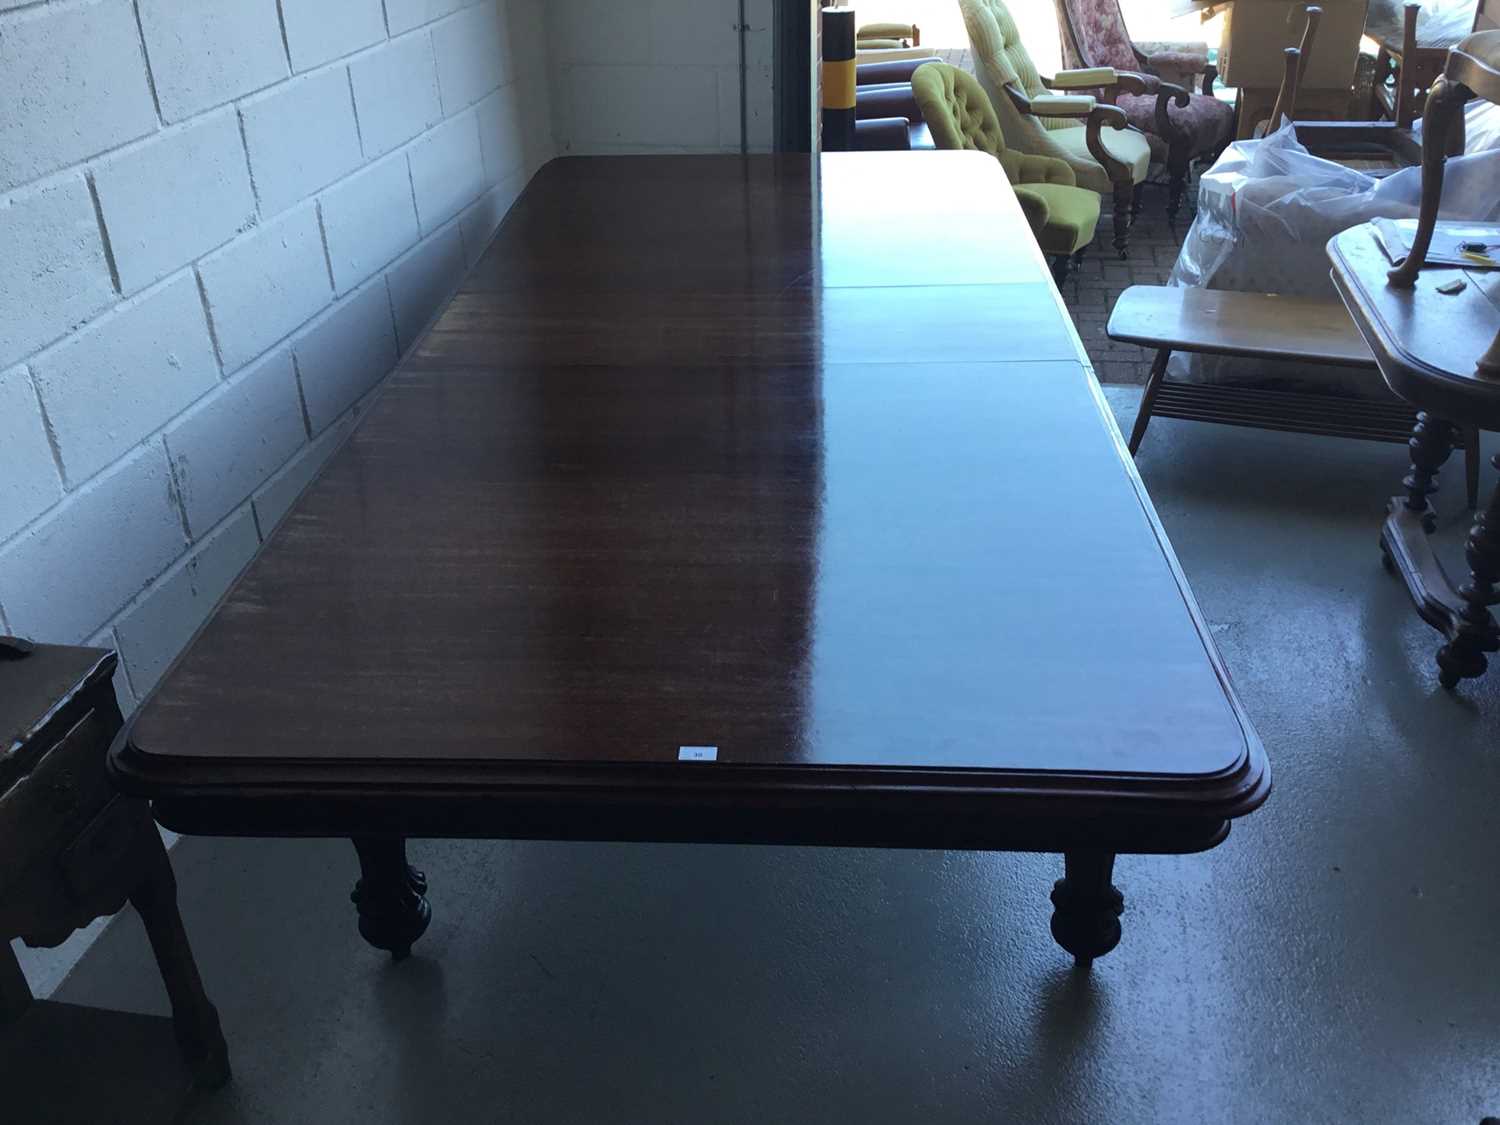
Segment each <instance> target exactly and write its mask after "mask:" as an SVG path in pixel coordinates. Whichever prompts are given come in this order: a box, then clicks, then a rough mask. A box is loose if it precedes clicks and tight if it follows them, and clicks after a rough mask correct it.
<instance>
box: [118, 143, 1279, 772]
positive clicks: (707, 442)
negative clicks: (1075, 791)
mask: <svg viewBox="0 0 1500 1125" xmlns="http://www.w3.org/2000/svg"><path fill="white" fill-rule="evenodd" d="M815 199H816V200H819V201H820V204H821V205H820V207H815V206H814V200H815ZM877 219H878V222H877ZM132 742H133V746H134V749H135V751H136V752H138V753H139V754H140V755H141V756H142V757H143V759H155V760H157V761H158V762H160V763H166V762H179V763H185V764H186V766H189V767H192V768H194V769H196V770H198V773H197V774H196V775H195V776H197V777H198V778H199V779H200V780H201V779H203V778H206V777H209V776H211V774H212V771H213V770H214V769H215V768H217V767H218V766H223V767H224V768H225V769H229V768H230V767H233V768H235V769H239V770H241V771H243V770H246V769H255V768H263V769H265V770H273V769H274V768H275V766H276V764H277V763H278V762H281V763H287V762H293V761H300V762H304V763H306V762H309V761H313V762H317V761H324V762H327V761H341V762H349V761H383V762H388V763H396V762H400V763H406V764H417V765H423V764H427V765H431V766H433V767H437V766H440V765H441V764H442V763H452V762H466V763H469V764H470V765H471V766H472V765H473V764H474V763H505V762H520V761H524V762H530V763H533V764H535V763H539V762H540V763H559V764H567V765H569V766H572V767H578V766H588V765H598V766H600V767H619V766H621V765H622V764H630V765H636V766H639V765H645V766H650V767H652V768H658V767H660V766H661V765H663V764H666V763H673V762H675V761H676V759H677V756H678V752H679V747H682V746H689V745H692V746H714V747H717V760H718V762H719V763H720V764H721V765H731V766H734V765H739V766H753V767H760V768H762V769H763V770H770V771H773V772H774V771H775V770H778V769H801V768H803V767H806V766H808V765H816V766H825V767H836V768H840V769H861V768H865V767H875V768H880V767H896V766H901V767H910V768H916V769H924V770H933V771H943V770H971V771H972V770H980V771H1017V772H1018V773H1022V772H1027V773H1045V774H1048V775H1053V774H1055V775H1058V776H1064V775H1068V774H1077V775H1082V774H1091V775H1098V774H1118V775H1128V776H1132V777H1141V778H1146V777H1149V778H1150V779H1151V784H1153V785H1155V786H1157V787H1158V789H1160V788H1162V787H1167V788H1170V786H1171V785H1172V784H1173V783H1174V782H1180V783H1182V784H1183V785H1184V786H1190V785H1191V783H1192V782H1193V781H1194V780H1195V779H1198V780H1201V779H1204V778H1206V777H1210V776H1212V777H1219V778H1222V777H1224V776H1227V775H1231V774H1236V771H1238V775H1240V776H1245V775H1250V776H1249V778H1248V780H1246V781H1245V787H1246V789H1245V791H1246V792H1248V791H1249V790H1250V789H1253V788H1254V787H1255V786H1256V785H1257V784H1261V781H1262V780H1263V779H1260V778H1259V775H1260V774H1261V773H1263V761H1262V760H1261V759H1260V758H1259V749H1258V747H1257V746H1256V745H1255V743H1254V737H1253V735H1252V734H1250V733H1249V730H1248V727H1247V726H1246V725H1245V724H1244V722H1243V721H1242V718H1241V716H1240V715H1239V713H1238V711H1237V708H1236V706H1235V704H1234V702H1233V699H1232V695H1231V694H1230V692H1229V690H1228V687H1227V683H1226V682H1225V681H1224V679H1223V674H1222V669H1221V668H1220V667H1219V664H1218V658H1217V655H1216V654H1215V653H1214V651H1213V648H1212V644H1211V642H1209V641H1208V640H1207V639H1206V637H1205V636H1204V629H1203V627H1202V625H1201V622H1199V621H1198V620H1197V619H1196V616H1195V610H1194V609H1193V608H1192V604H1191V598H1190V596H1189V595H1188V593H1187V590H1186V586H1185V584H1184V582H1183V580H1182V578H1181V576H1180V573H1179V572H1178V571H1177V569H1176V565H1175V561H1174V560H1172V558H1171V555H1170V548H1169V547H1167V545H1166V542H1165V539H1164V537H1163V536H1162V534H1161V532H1160V528H1159V526H1158V525H1157V524H1156V522H1155V519H1154V516H1153V515H1152V514H1151V512H1150V509H1149V505H1148V503H1147V502H1146V501H1145V499H1144V493H1143V491H1142V490H1141V489H1140V485H1139V481H1138V479H1137V478H1136V477H1135V476H1134V473H1133V470H1132V469H1131V468H1130V467H1129V466H1128V463H1127V462H1126V460H1125V458H1124V455H1123V452H1122V449H1121V447H1120V445H1119V442H1118V437H1117V435H1116V433H1115V431H1114V427H1113V423H1112V422H1111V421H1109V420H1108V418H1107V416H1106V413H1105V411H1104V409H1103V407H1102V402H1101V400H1100V398H1099V397H1098V394H1097V388H1096V387H1095V386H1094V383H1093V378H1092V375H1091V374H1090V373H1089V371H1088V369H1087V367H1086V361H1085V357H1084V356H1083V354H1082V351H1081V348H1080V346H1079V344H1078V341H1077V337H1076V335H1075V334H1074V333H1073V331H1072V328H1071V325H1070V324H1069V322H1068V321H1067V318H1066V314H1065V312H1064V311H1063V309H1062V306H1061V303H1060V301H1059V299H1058V297H1057V295H1056V291H1055V290H1054V289H1053V287H1052V286H1051V283H1050V281H1049V280H1048V278H1047V274H1046V271H1045V266H1044V263H1043V261H1042V259H1041V256H1040V254H1039V252H1038V251H1037V250H1036V247H1035V244H1034V242H1032V240H1031V238H1030V235H1029V232H1028V231H1027V228H1026V226H1025V220H1024V218H1023V217H1022V214H1021V211H1020V209H1019V207H1018V206H1017V205H1016V203H1015V200H1014V198H1013V197H1012V195H1011V194H1010V191H1009V188H1008V186H1007V185H1006V183H1005V180H1004V177H1003V175H1002V173H1001V170H1000V168H999V166H998V164H997V163H996V162H995V161H993V160H990V159H988V158H985V157H982V156H977V155H974V154H963V153H935V154H934V153H925V154H879V155H877V154H851V155H848V156H844V157H839V158H832V157H829V158H824V175H823V178H822V184H821V189H820V193H819V191H818V190H817V189H815V188H814V180H813V176H812V169H811V167H810V165H809V163H808V161H807V160H806V158H796V157H759V158H749V159H741V158H717V157H713V158H686V157H673V158H664V159H657V158H615V159H573V160H562V161H557V162H555V163H553V164H552V165H550V166H548V167H547V168H546V169H544V170H543V172H541V173H540V174H539V175H538V177H537V178H536V179H535V181H534V182H533V183H532V185H531V186H530V187H529V188H528V190H527V192H526V193H525V195H524V196H523V198H522V199H521V200H520V202H519V203H518V204H517V205H516V207H515V209H514V210H513V211H512V213H511V215H510V217H509V218H508V219H507V220H506V222H505V224H504V226H503V227H502V228H501V230H500V232H499V235H498V236H497V238H496V240H495V242H494V244H493V245H492V246H491V248H490V249H489V251H488V253H487V254H486V255H485V256H484V258H483V260H482V261H481V262H480V263H479V264H478V265H477V267H476V268H475V270H474V271H473V274H472V276H471V277H470V278H469V279H468V280H467V281H466V282H465V284H464V285H463V287H462V289H461V291H460V293H459V295H458V297H457V298H456V299H455V301H454V302H453V304H452V306H451V307H450V308H449V310H448V311H447V312H446V313H445V314H444V316H443V317H442V318H441V320H440V321H439V323H438V324H437V325H436V327H435V328H434V329H433V330H432V332H431V333H430V334H429V335H428V336H427V337H426V338H425V339H424V340H423V341H422V342H421V343H420V344H419V345H418V346H417V348H416V349H415V351H414V353H413V354H412V355H411V356H409V357H408V358H407V360H406V361H405V362H404V363H403V364H402V366H401V368H400V370H399V371H398V373H397V374H396V375H395V376H394V377H393V379H392V380H391V382H390V383H389V385H388V387H387V388H386V389H385V390H384V392H383V393H382V394H381V395H380V397H379V399H378V400H377V401H376V402H375V404H374V405H373V407H372V408H371V409H370V410H369V412H368V414H367V416H365V417H364V418H363V419H362V420H361V422H360V424H359V426H358V428H357V429H356V430H355V432H354V434H353V436H352V437H351V439H350V440H349V441H348V442H347V444H346V445H345V446H344V447H343V448H342V449H341V450H340V451H339V453H338V454H337V455H336V456H335V457H334V459H333V460H332V462H331V463H330V465H329V466H328V468H327V469H326V471H325V472H324V473H323V475H322V476H321V477H320V478H319V480H318V481H317V482H316V483H315V484H314V485H313V486H312V487H311V488H310V490H309V491H308V492H307V493H306V494H305V495H304V496H303V498H302V499H301V501H300V502H299V503H298V504H297V505H296V506H295V507H294V509H293V510H292V512H291V514H290V516H289V517H288V519H287V520H286V522H285V523H284V524H283V525H282V526H281V528H280V529H279V530H278V531H277V532H276V534H275V535H274V536H273V537H272V539H271V541H270V542H269V543H268V545H267V547H266V549H265V550H264V552H263V553H262V554H261V556H260V557H259V558H258V559H257V560H256V561H255V562H254V563H253V564H252V565H251V567H250V568H249V570H248V571H247V573H246V574H245V575H244V576H243V577H242V578H241V580H240V582H239V583H238V584H237V586H236V587H235V588H234V590H233V591H232V592H231V594H230V595H229V597H228V598H227V599H226V601H225V602H224V604H223V605H222V606H221V607H220V609H219V611H218V612H217V614H216V616H215V617H214V618H213V620H212V621H211V622H210V623H209V625H208V626H207V627H206V628H205V629H204V631H203V632H202V633H201V635H200V636H199V637H198V639H197V640H196V642H195V643H194V645H193V646H192V648H191V649H190V651H189V652H188V653H187V654H186V656H185V657H184V658H183V659H182V660H181V661H180V662H179V663H178V664H177V665H176V666H175V668H174V669H173V670H172V671H171V672H170V673H169V674H168V676H167V677H166V679H165V680H164V682H163V685H162V686H161V688H160V689H159V691H158V692H157V693H156V695H155V696H154V698H153V699H152V700H150V701H149V702H148V703H147V704H146V705H145V707H144V708H143V711H142V714H141V715H140V717H139V721H138V722H137V724H136V726H135V729H134V734H133V737H132ZM225 776H228V775H227V774H226V775H225ZM235 776H238V777H244V776H245V774H244V773H243V772H241V773H239V774H236V775H235Z"/></svg>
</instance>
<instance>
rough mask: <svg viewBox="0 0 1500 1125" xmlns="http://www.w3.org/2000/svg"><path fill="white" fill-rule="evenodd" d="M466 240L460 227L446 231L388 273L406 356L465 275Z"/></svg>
mask: <svg viewBox="0 0 1500 1125" xmlns="http://www.w3.org/2000/svg"><path fill="white" fill-rule="evenodd" d="M464 268H465V265H464V240H463V236H462V234H461V233H460V231H459V226H458V224H457V223H454V224H453V225H452V226H448V227H444V228H443V229H442V230H440V231H438V232H437V233H436V234H434V235H433V236H432V237H431V238H429V239H428V240H427V241H426V242H424V243H422V244H421V245H420V246H418V247H417V248H416V249H415V250H412V251H411V252H410V253H408V254H407V255H406V257H404V258H402V259H401V260H400V261H398V262H397V263H396V264H395V265H394V266H392V267H391V268H390V269H389V270H388V271H386V275H385V279H386V283H387V284H388V285H389V286H390V290H391V308H392V309H393V310H395V313H396V340H397V342H398V343H399V344H400V346H401V352H402V354H403V355H404V354H405V353H406V352H408V351H409V350H411V346H412V345H413V344H414V343H416V341H417V338H418V337H419V336H421V334H422V330H423V329H424V328H426V327H427V323H428V321H430V320H431V319H432V317H433V315H434V314H435V313H436V312H437V311H438V309H439V308H441V307H442V305H443V303H444V302H445V301H447V300H448V298H449V297H450V296H451V295H452V294H453V290H454V289H455V288H456V287H457V286H458V283H459V281H460V280H461V279H462V278H463V275H464Z"/></svg>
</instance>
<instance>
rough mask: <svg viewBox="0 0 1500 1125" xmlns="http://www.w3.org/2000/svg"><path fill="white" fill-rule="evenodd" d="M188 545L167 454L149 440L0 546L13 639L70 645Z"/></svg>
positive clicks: (0, 591)
mask: <svg viewBox="0 0 1500 1125" xmlns="http://www.w3.org/2000/svg"><path fill="white" fill-rule="evenodd" d="M186 546H187V540H186V537H185V536H184V535H183V531H182V518H181V516H180V515H179V513H178V509H177V503H176V499H175V497H174V496H173V493H172V475H171V473H170V472H169V471H168V469H167V456H166V450H165V449H163V447H162V445H161V443H160V442H153V443H151V444H149V445H146V446H143V447H142V448H140V449H138V450H136V451H135V452H134V453H132V454H130V455H129V456H128V457H126V458H125V459H124V460H122V461H121V462H120V463H119V464H117V465H116V466H115V467H113V468H112V469H111V470H110V471H109V472H108V473H106V474H104V475H103V476H100V477H98V478H96V479H94V480H92V481H90V482H89V483H88V484H86V485H84V486H83V487H82V488H80V489H79V490H78V491H77V492H74V493H73V494H71V495H70V496H69V497H68V498H67V499H66V500H64V501H63V502H62V503H61V504H59V505H58V506H57V507H56V508H54V509H53V510H52V511H51V512H49V513H48V514H47V515H46V516H45V517H43V518H42V519H41V520H39V521H38V522H37V523H35V524H33V525H32V526H31V527H30V528H28V529H27V530H26V531H24V532H22V533H21V534H20V535H18V536H16V538H15V539H13V540H11V541H10V542H9V543H7V544H6V545H5V546H4V547H3V548H0V602H3V603H4V605H5V613H6V616H7V617H8V618H9V619H10V627H11V629H12V630H14V631H15V632H16V633H18V634H20V635H21V636H26V637H34V638H36V639H37V640H45V641H57V642H60V643H64V644H76V643H77V642H78V641H81V640H82V639H84V638H85V637H88V636H90V635H91V634H93V633H94V632H95V631H96V630H98V629H100V628H101V627H103V625H104V624H105V623H106V622H107V621H109V619H110V618H111V617H113V616H114V615H115V614H116V613H117V612H119V610H120V608H121V607H122V606H124V604H125V603H126V602H127V601H129V600H130V599H131V598H132V597H134V596H135V595H136V594H138V593H139V592H140V591H141V590H142V589H143V588H145V586H146V584H147V583H148V582H150V581H151V580H152V579H153V578H155V577H156V576H157V575H158V574H161V573H162V572H163V571H164V570H166V569H167V567H168V566H170V565H171V564H172V561H173V560H174V559H176V558H177V557H178V556H179V555H181V554H182V552H183V550H184V548H185V547H186ZM101 560H107V565H101Z"/></svg>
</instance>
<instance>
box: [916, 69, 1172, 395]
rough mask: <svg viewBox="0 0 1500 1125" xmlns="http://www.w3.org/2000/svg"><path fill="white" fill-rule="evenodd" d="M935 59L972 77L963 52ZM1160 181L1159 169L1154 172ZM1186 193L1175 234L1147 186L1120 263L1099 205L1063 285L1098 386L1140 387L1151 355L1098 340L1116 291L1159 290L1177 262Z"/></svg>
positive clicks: (1162, 201)
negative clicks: (1085, 246)
mask: <svg viewBox="0 0 1500 1125" xmlns="http://www.w3.org/2000/svg"><path fill="white" fill-rule="evenodd" d="M938 57H939V58H941V59H942V60H943V61H944V62H947V63H949V64H951V65H953V66H956V67H958V68H959V69H961V70H967V71H968V72H969V73H971V74H972V73H973V72H974V61H973V59H972V58H971V56H970V54H969V50H968V48H966V47H964V48H954V49H942V50H939V51H938ZM1153 171H1154V172H1156V173H1157V176H1158V177H1159V176H1160V173H1161V169H1159V168H1158V169H1154V170H1153ZM1191 199H1192V193H1191V192H1189V195H1188V198H1187V199H1186V200H1184V201H1183V208H1182V212H1181V214H1179V215H1178V222H1177V229H1176V230H1175V231H1174V230H1172V229H1171V228H1170V227H1168V225H1167V189H1166V185H1165V184H1161V185H1159V186H1152V185H1151V184H1148V186H1147V188H1146V194H1145V198H1144V201H1143V205H1142V207H1141V214H1140V217H1139V218H1137V219H1136V221H1135V225H1134V226H1133V227H1132V228H1131V231H1130V257H1129V258H1128V259H1127V260H1125V261H1123V262H1122V261H1121V260H1120V258H1119V255H1117V254H1116V253H1115V251H1114V248H1113V246H1112V245H1111V240H1112V239H1113V237H1114V226H1113V222H1112V220H1111V219H1110V215H1111V211H1110V200H1109V197H1108V196H1106V197H1105V198H1104V199H1103V200H1101V212H1102V214H1103V216H1104V217H1103V219H1102V220H1101V221H1100V224H1099V233H1098V235H1097V236H1096V237H1095V239H1094V244H1093V246H1091V247H1089V252H1088V255H1087V256H1086V257H1085V258H1084V262H1083V266H1082V267H1081V268H1080V269H1079V270H1078V271H1077V272H1076V273H1074V275H1073V276H1072V277H1070V278H1068V280H1067V282H1066V283H1065V284H1064V285H1063V300H1064V301H1065V302H1067V305H1068V309H1069V311H1071V312H1072V314H1073V320H1074V322H1075V323H1076V324H1077V325H1078V334H1079V335H1080V336H1082V337H1083V346H1084V347H1085V348H1087V349H1088V353H1089V358H1090V359H1092V360H1093V362H1094V371H1095V373H1096V374H1097V375H1098V376H1099V381H1100V382H1102V383H1144V382H1145V381H1146V374H1147V372H1148V371H1149V370H1150V368H1151V353H1150V352H1149V351H1147V350H1146V349H1144V348H1138V347H1136V346H1135V345H1133V344H1116V343H1114V342H1112V341H1111V340H1110V339H1109V338H1108V337H1106V336H1105V335H1104V325H1105V324H1106V323H1107V322H1108V320H1109V314H1110V310H1112V309H1113V308H1114V307H1115V301H1116V300H1117V299H1118V298H1119V296H1120V293H1121V291H1122V290H1124V289H1126V288H1127V287H1128V286H1131V285H1165V284H1166V283H1167V275H1168V274H1170V273H1171V272H1172V263H1173V262H1175V261H1176V260H1177V251H1178V249H1179V247H1180V246H1181V245H1182V239H1183V236H1184V235H1186V234H1187V229H1188V227H1189V226H1190V225H1191V224H1192V221H1193V216H1192V211H1191V209H1190V201H1191Z"/></svg>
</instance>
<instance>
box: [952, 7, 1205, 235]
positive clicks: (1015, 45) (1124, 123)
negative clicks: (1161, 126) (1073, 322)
mask: <svg viewBox="0 0 1500 1125" xmlns="http://www.w3.org/2000/svg"><path fill="white" fill-rule="evenodd" d="M958 6H959V9H960V10H961V11H962V12H963V17H964V28H965V30H967V32H968V35H969V45H970V48H971V50H972V52H973V56H974V62H975V66H976V70H977V77H978V79H979V83H980V85H981V86H982V87H983V89H984V91H985V93H986V94H987V95H989V99H990V102H991V104H992V105H993V106H994V109H995V113H996V116H997V117H998V118H999V121H1000V127H1001V130H1002V131H1003V132H1004V135H1005V141H1006V144H1007V145H1008V146H1009V147H1010V148H1013V149H1015V150H1017V151H1018V152H1026V153H1031V154H1033V155H1036V156H1051V157H1055V158H1057V159H1059V160H1063V161H1066V162H1067V164H1068V165H1069V166H1070V167H1071V168H1072V169H1073V173H1074V176H1075V178H1076V180H1077V186H1079V187H1081V188H1087V189H1088V190H1090V191H1096V192H1099V193H1100V194H1101V195H1102V194H1103V193H1105V192H1112V193H1113V208H1114V240H1113V241H1114V246H1115V249H1116V250H1117V251H1118V252H1119V254H1120V257H1122V258H1124V257H1126V256H1127V254H1128V252H1129V244H1130V222H1131V216H1132V203H1133V202H1134V199H1135V189H1136V187H1137V186H1138V185H1139V184H1141V183H1142V182H1144V181H1145V179H1146V172H1147V169H1148V168H1149V167H1150V165H1151V146H1150V143H1149V142H1148V141H1147V140H1146V137H1145V134H1143V133H1142V132H1141V131H1140V130H1139V129H1136V128H1133V127H1132V126H1131V125H1130V122H1129V120H1128V119H1127V118H1126V116H1125V111H1124V110H1122V109H1120V108H1119V107H1118V106H1116V105H1112V104H1110V99H1112V98H1114V97H1116V96H1118V95H1119V94H1145V93H1146V92H1147V84H1146V80H1145V78H1144V77H1143V76H1142V75H1139V74H1135V73H1133V72H1123V73H1122V72H1119V71H1116V70H1113V69H1111V68H1109V67H1097V68H1093V69H1088V70H1065V71H1061V72H1059V73H1058V74H1057V75H1055V76H1054V77H1052V78H1046V79H1044V78H1043V77H1042V75H1041V72H1040V71H1038V70H1037V67H1036V64H1035V63H1034V62H1033V61H1032V59H1031V55H1030V54H1029V53H1028V52H1027V50H1026V47H1025V45H1024V44H1022V43H1021V39H1020V33H1019V31H1018V30H1017V28H1016V22H1015V20H1014V19H1013V18H1012V16H1011V14H1010V12H1009V11H1008V10H1007V9H1006V7H1005V5H1004V3H1003V2H1002V0H958ZM1093 91H1097V93H1098V96H1096V95H1095V93H1093ZM1175 96H1180V97H1181V98H1184V99H1185V98H1186V97H1187V91H1185V90H1182V89H1181V88H1180V87H1171V88H1170V89H1169V88H1167V87H1166V86H1165V84H1163V86H1162V87H1161V88H1159V89H1158V90H1157V92H1156V98H1157V102H1158V104H1159V105H1160V107H1161V110H1160V112H1161V113H1162V114H1163V115H1165V114H1166V103H1167V102H1168V101H1169V100H1171V99H1172V98H1173V97H1175ZM1105 126H1108V128H1107V129H1106V128H1105Z"/></svg>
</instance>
